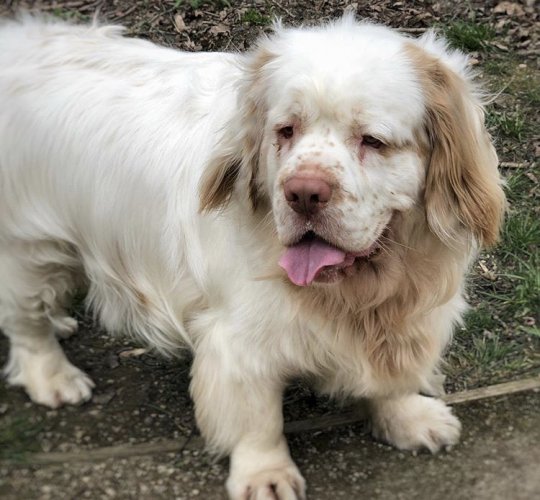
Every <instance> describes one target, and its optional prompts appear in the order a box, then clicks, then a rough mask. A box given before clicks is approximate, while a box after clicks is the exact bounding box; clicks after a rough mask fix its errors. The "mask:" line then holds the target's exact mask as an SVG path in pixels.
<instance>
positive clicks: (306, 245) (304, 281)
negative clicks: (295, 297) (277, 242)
mask: <svg viewBox="0 0 540 500" xmlns="http://www.w3.org/2000/svg"><path fill="white" fill-rule="evenodd" d="M353 260H354V258H350V257H349V256H347V254H346V253H345V252H343V251H341V250H339V249H338V248H336V247H333V246H332V245H330V244H329V243H326V242H325V241H324V240H322V239H321V238H312V239H311V238H310V239H304V240H301V241H300V242H299V243H297V244H296V245H293V246H291V247H288V248H287V250H286V251H285V253H284V254H283V255H282V256H281V259H279V265H280V266H281V267H282V268H283V269H285V271H287V274H288V275H289V279H290V280H291V281H292V282H293V283H294V284H295V285H298V286H306V285H310V284H311V283H312V282H313V280H314V279H315V276H317V273H318V272H319V271H320V270H321V269H322V268H323V267H327V266H335V265H337V264H345V265H350V264H352V261H353ZM339 267H342V266H339Z"/></svg>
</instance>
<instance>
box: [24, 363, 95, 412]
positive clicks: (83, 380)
mask: <svg viewBox="0 0 540 500" xmlns="http://www.w3.org/2000/svg"><path fill="white" fill-rule="evenodd" d="M94 387H95V384H94V382H92V380H91V379H90V377H89V376H88V375H86V373H84V372H83V371H81V370H79V369H78V368H76V367H75V366H73V365H71V364H70V365H69V367H63V368H62V371H60V372H58V373H55V374H54V375H52V376H51V377H49V378H48V379H46V380H41V381H39V382H38V383H34V384H32V385H27V386H26V390H27V392H28V395H29V396H30V398H31V399H32V401H34V402H36V403H39V404H42V405H45V406H50V407H51V408H58V407H59V406H62V405H63V404H72V405H76V404H80V403H83V402H85V401H88V400H89V399H90V398H91V397H92V389H93V388H94Z"/></svg>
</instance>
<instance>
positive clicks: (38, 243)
mask: <svg viewBox="0 0 540 500" xmlns="http://www.w3.org/2000/svg"><path fill="white" fill-rule="evenodd" d="M0 183H1V184H0V189H1V193H0V276H1V280H0V322H1V325H2V329H3V331H4V333H5V334H6V335H7V336H8V337H9V339H10V342H11V351H10V355H9V362H8V364H7V367H6V374H7V379H8V381H9V383H11V384H14V385H21V386H23V387H24V388H25V389H26V391H27V392H28V394H29V395H30V397H31V398H32V399H33V400H34V401H36V402H37V403H41V404H44V405H48V406H51V407H56V406H59V405H61V404H63V403H79V402H81V401H84V400H87V399H89V398H90V395H91V389H92V387H93V383H92V381H91V380H90V378H89V377H88V376H87V375H86V374H84V373H83V372H82V371H81V370H79V369H78V368H76V367H74V366H73V365H72V364H71V363H70V362H69V361H68V359H67V358H66V356H65V355H64V353H63V352H62V349H61V347H60V344H59V343H58V340H57V336H65V335H69V334H71V333H73V332H74V331H75V330H76V328H77V324H76V321H75V320H74V319H73V318H71V317H69V315H68V313H67V312H66V311H67V308H68V307H69V298H70V294H71V293H72V292H73V291H74V290H75V288H76V287H80V286H82V285H85V286H86V287H87V289H88V295H87V303H88V305H89V306H90V307H91V309H92V310H93V311H94V312H95V314H96V316H97V317H98V318H99V320H100V321H101V323H102V324H103V325H104V326H105V327H106V328H107V329H108V330H111V331H118V330H122V331H128V332H130V333H131V334H133V335H135V336H136V337H137V338H139V339H142V340H144V341H146V342H148V343H149V344H150V345H151V346H153V347H155V348H156V349H158V350H159V351H162V352H164V353H172V352H176V351H177V350H178V349H179V348H182V347H186V346H188V347H189V348H191V349H192V350H193V353H194V362H193V368H192V385H191V393H192V396H193V399H194V401H195V407H196V417H197V421H198V424H199V427H200V429H201V432H202V434H203V435H204V436H205V438H206V440H207V442H208V444H209V446H210V447H211V449H213V450H215V451H216V452H218V453H228V454H230V455H231V471H230V477H229V480H228V482H227V488H228V491H229V495H230V496H231V497H232V498H234V499H247V498H252V499H262V498H279V499H292V498H303V497H304V480H303V479H302V476H301V475H300V473H299V471H298V469H297V468H296V466H295V464H294V462H293V461H292V460H291V458H290V456H289V452H288V449H287V444H286V441H285V438H284V437H283V418H282V409H281V405H282V392H283V389H284V387H285V385H286V384H287V381H288V380H290V378H291V377H298V376H308V377H310V378H311V379H313V380H317V381H318V389H320V390H321V391H324V392H326V393H330V394H334V395H338V394H339V395H343V394H344V395H349V396H353V397H362V398H367V399H368V400H369V402H370V407H371V410H372V419H373V431H374V434H375V436H377V437H379V438H381V439H384V440H385V441H387V442H390V443H393V444H394V445H396V446H397V447H399V448H401V449H407V450H408V449H416V448H420V447H426V448H428V449H429V450H431V451H432V452H434V451H436V450H438V449H439V448H441V447H442V446H445V445H452V444H454V443H456V441H457V440H458V436H459V432H460V424H459V421H458V420H457V419H456V418H455V417H454V416H453V415H452V413H451V411H450V409H449V408H447V407H446V406H445V405H444V403H443V402H441V401H440V400H438V399H435V398H431V397H427V396H423V395H420V394H419V393H420V392H421V391H422V392H424V393H425V392H426V391H427V392H429V390H430V387H431V386H432V385H433V384H432V378H433V373H434V372H435V371H436V369H437V365H438V363H439V360H440V357H441V352H442V351H443V349H444V348H445V346H446V344H447V342H448V341H449V339H450V337H451V334H452V329H453V327H454V325H455V324H456V323H458V322H459V321H460V318H461V316H462V314H463V312H464V310H465V309H466V304H465V301H464V298H463V286H464V285H463V284H464V276H465V273H466V272H467V268H468V266H469V264H470V262H471V259H472V258H474V256H475V254H476V252H477V250H478V249H479V248H480V247H481V246H482V245H489V244H492V243H494V242H495V241H496V239H497V235H498V232H499V226H500V223H501V218H502V213H503V208H504V195H503V192H502V190H501V187H500V186H501V181H500V178H499V174H498V172H497V156H496V154H495V151H494V149H493V146H492V144H491V141H490V137H489V135H488V133H487V132H486V129H485V126H484V112H483V106H482V101H481V96H480V95H479V93H478V89H477V87H476V86H475V84H474V83H473V82H472V79H471V77H470V75H469V72H468V70H467V59H466V57H465V56H464V55H463V54H461V53H459V52H457V51H452V50H450V49H448V48H447V47H446V45H445V42H444V41H443V40H441V39H440V38H437V37H436V36H435V35H434V34H433V33H427V34H426V35H425V36H423V37H422V38H420V39H418V40H413V39H410V38H407V37H405V36H403V35H400V34H398V33H396V32H395V31H392V30H391V29H389V28H386V27H382V26H374V25H370V24H366V23H357V22H356V21H355V20H354V19H353V18H352V17H350V16H348V17H347V16H346V17H344V18H343V19H341V20H338V21H336V22H333V23H330V24H327V25H324V26H321V27H316V28H300V29H289V28H283V27H281V26H279V25H278V26H276V29H275V32H274V33H273V34H272V35H270V36H269V37H268V38H262V39H261V40H260V41H259V43H258V44H257V45H256V46H255V48H254V49H253V50H251V51H250V52H248V53H246V54H223V53H208V54H193V53H182V52H178V51H175V50H171V49H166V48H161V47H157V46H155V45H153V44H151V43H149V42H147V41H141V40H133V39H127V38H123V37H122V29H121V28H119V27H115V26H103V27H98V26H95V25H93V26H70V25H67V24H65V23H63V22H59V21H45V20H39V19H35V18H31V17H28V16H27V17H24V16H23V17H22V18H21V19H20V20H15V21H4V22H3V23H2V26H1V28H0Z"/></svg>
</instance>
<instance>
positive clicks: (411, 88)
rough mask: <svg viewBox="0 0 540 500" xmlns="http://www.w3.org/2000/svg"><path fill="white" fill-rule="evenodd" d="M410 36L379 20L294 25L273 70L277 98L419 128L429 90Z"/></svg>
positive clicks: (394, 126) (283, 103)
mask: <svg viewBox="0 0 540 500" xmlns="http://www.w3.org/2000/svg"><path fill="white" fill-rule="evenodd" d="M406 40H407V39H406V38H404V37H402V36H400V35H398V34H396V33H394V32H392V31H391V30H389V29H387V28H381V27H373V26H356V27H355V29H354V30H349V31H347V32H346V33H342V32H341V30H340V29H338V28H337V27H335V28H334V29H333V30H330V29H328V30H314V31H302V30H294V31H292V32H291V33H288V34H286V35H285V37H284V39H283V40H282V44H281V47H280V48H281V50H279V52H278V54H279V55H278V57H277V58H276V60H275V62H274V64H272V65H271V67H270V68H269V69H270V72H269V73H268V74H267V78H268V81H269V82H270V85H271V92H270V94H271V96H272V101H273V103H274V105H275V104H276V103H280V105H279V104H278V106H279V107H281V108H283V109H285V108H289V109H291V108H295V107H296V108H299V107H303V108H307V109H309V110H310V112H311V113H313V110H315V109H316V110H319V111H320V112H321V113H326V114H329V115H332V114H333V115H336V116H337V115H339V118H340V119H343V117H344V116H349V117H351V119H354V121H356V122H360V123H363V124H367V125H371V124H374V125H376V124H377V123H378V124H380V127H381V128H386V129H388V130H391V131H399V130H403V129H405V128H407V129H411V128H414V127H415V126H416V125H418V124H419V123H420V122H421V120H422V119H423V115H424V109H425V108H424V96H423V93H422V87H421V84H420V82H419V80H418V77H417V74H416V71H415V68H414V66H413V64H412V62H411V61H410V60H409V59H408V57H407V56H406V54H405V51H404V44H405V42H406ZM285 47H287V48H285Z"/></svg>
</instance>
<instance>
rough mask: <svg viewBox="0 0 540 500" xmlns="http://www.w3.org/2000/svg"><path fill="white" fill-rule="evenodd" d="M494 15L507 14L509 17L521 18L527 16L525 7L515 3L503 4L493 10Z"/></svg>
mask: <svg viewBox="0 0 540 500" xmlns="http://www.w3.org/2000/svg"><path fill="white" fill-rule="evenodd" d="M493 13H494V14H506V15H508V16H517V17H521V16H524V15H525V11H524V10H523V7H522V6H521V5H519V4H518V3H514V2H501V3H500V4H497V5H496V6H495V8H494V9H493Z"/></svg>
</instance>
